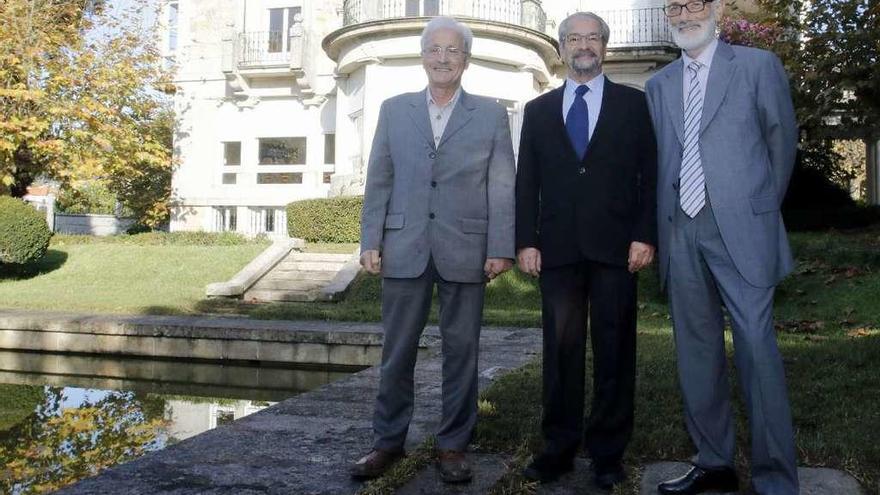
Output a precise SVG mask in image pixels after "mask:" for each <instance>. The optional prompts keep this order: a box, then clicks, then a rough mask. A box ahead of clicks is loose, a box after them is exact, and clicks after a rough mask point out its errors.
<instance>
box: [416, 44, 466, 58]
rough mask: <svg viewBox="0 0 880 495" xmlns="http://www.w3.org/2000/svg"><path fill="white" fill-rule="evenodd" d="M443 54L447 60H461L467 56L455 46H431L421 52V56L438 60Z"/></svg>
mask: <svg viewBox="0 0 880 495" xmlns="http://www.w3.org/2000/svg"><path fill="white" fill-rule="evenodd" d="M443 53H446V56H447V57H449V58H461V57H464V56H465V55H467V52H466V51H464V50H462V49H460V48H458V47H455V46H446V47H443V46H432V47H430V48H427V49H425V50H422V55H425V56H428V57H433V58H440V56H441V55H442V54H443Z"/></svg>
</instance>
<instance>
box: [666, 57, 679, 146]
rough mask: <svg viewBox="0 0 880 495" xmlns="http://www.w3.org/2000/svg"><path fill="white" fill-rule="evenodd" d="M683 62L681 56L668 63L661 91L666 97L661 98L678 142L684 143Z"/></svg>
mask: <svg viewBox="0 0 880 495" xmlns="http://www.w3.org/2000/svg"><path fill="white" fill-rule="evenodd" d="M683 70H684V62H682V60H681V57H679V58H678V60H676V61H675V62H672V63H671V64H669V70H668V71H667V72H666V79H665V81H664V84H663V92H664V93H666V95H665V96H666V97H665V98H662V100H663V101H664V103H665V105H666V111H667V112H669V115H670V117H671V118H672V127H673V128H674V129H675V135H676V136H678V142H679V143H681V144H682V145H684V95H683V93H684V77H683V75H682V71H683Z"/></svg>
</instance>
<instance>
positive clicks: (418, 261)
mask: <svg viewBox="0 0 880 495" xmlns="http://www.w3.org/2000/svg"><path fill="white" fill-rule="evenodd" d="M428 119H429V117H428V106H427V103H426V99H425V91H420V92H418V93H406V94H402V95H398V96H395V97H393V98H389V99H388V100H386V101H385V102H384V103H382V108H381V110H380V111H379V123H378V126H377V127H376V135H375V137H374V139H373V149H372V152H371V153H370V161H369V165H368V169H367V184H366V191H365V193H364V209H363V213H362V215H361V250H362V251H366V250H368V249H378V250H380V251H381V253H382V276H384V277H392V278H415V277H418V276H419V275H421V274H422V273H423V272H424V271H425V268H426V267H427V264H428V259H429V257H431V256H433V258H434V264H435V265H436V267H437V271H438V272H439V274H440V276H441V277H442V278H443V279H445V280H448V281H451V282H473V283H476V282H482V281H483V280H484V274H483V265H484V264H485V262H486V258H487V257H490V258H513V257H514V245H513V242H514V241H513V237H514V211H513V197H514V178H515V173H516V172H515V168H514V162H513V147H512V145H511V141H510V128H509V126H508V119H507V111H506V110H505V109H504V108H503V107H502V106H501V105H499V104H497V103H495V102H494V101H492V100H489V99H488V98H482V97H478V96H473V95H469V94H468V93H466V92H464V91H462V92H461V95H460V96H459V100H458V102H457V104H456V106H455V108H454V109H453V111H452V115H451V116H450V118H449V123H448V124H447V126H446V129H445V131H444V133H443V137H442V138H441V139H440V144H439V145H438V146H437V147H436V148H435V146H434V137H433V134H432V131H431V123H430V122H429V120H428Z"/></svg>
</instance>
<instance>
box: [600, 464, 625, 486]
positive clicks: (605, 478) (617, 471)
mask: <svg viewBox="0 0 880 495" xmlns="http://www.w3.org/2000/svg"><path fill="white" fill-rule="evenodd" d="M625 479H626V472H625V471H624V470H623V465H622V464H620V462H605V463H601V462H594V463H593V483H595V484H596V486H598V487H599V488H601V489H603V490H613V489H614V485H618V484H620V483H623V481H624V480H625Z"/></svg>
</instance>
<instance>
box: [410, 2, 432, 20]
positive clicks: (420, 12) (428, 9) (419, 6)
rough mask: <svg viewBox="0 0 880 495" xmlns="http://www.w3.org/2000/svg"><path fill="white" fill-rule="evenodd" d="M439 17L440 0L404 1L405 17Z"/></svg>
mask: <svg viewBox="0 0 880 495" xmlns="http://www.w3.org/2000/svg"><path fill="white" fill-rule="evenodd" d="M435 15H440V0H406V16H407V17H417V16H425V17H430V16H435Z"/></svg>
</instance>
